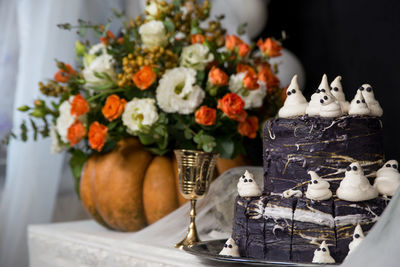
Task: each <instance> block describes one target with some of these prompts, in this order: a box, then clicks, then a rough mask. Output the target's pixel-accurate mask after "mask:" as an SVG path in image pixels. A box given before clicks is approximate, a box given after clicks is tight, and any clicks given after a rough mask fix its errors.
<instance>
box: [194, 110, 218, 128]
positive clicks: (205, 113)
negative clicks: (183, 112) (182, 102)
mask: <svg viewBox="0 0 400 267" xmlns="http://www.w3.org/2000/svg"><path fill="white" fill-rule="evenodd" d="M194 116H195V119H196V122H197V123H198V124H201V125H205V126H210V125H214V124H215V119H216V118H217V110H216V109H214V108H209V107H207V106H201V107H200V108H199V109H198V110H197V111H196V113H195V115H194Z"/></svg>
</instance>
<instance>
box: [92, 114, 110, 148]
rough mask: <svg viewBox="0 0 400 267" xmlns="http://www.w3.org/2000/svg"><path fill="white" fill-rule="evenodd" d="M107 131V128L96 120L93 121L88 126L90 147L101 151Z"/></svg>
mask: <svg viewBox="0 0 400 267" xmlns="http://www.w3.org/2000/svg"><path fill="white" fill-rule="evenodd" d="M107 131H108V128H107V127H106V126H105V125H103V124H100V123H98V122H97V121H95V122H93V123H92V125H90V128H89V134H88V135H89V145H90V147H91V148H92V149H94V150H97V151H99V152H100V151H101V150H102V149H103V146H104V144H105V143H106V139H107Z"/></svg>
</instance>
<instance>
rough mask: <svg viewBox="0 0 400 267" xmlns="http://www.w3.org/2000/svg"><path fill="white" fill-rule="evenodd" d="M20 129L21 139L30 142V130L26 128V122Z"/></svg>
mask: <svg viewBox="0 0 400 267" xmlns="http://www.w3.org/2000/svg"><path fill="white" fill-rule="evenodd" d="M20 129H21V139H22V141H24V142H26V141H27V140H28V134H27V133H28V128H27V127H26V122H25V121H23V122H22V124H21V126H20Z"/></svg>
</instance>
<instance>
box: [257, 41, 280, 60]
mask: <svg viewBox="0 0 400 267" xmlns="http://www.w3.org/2000/svg"><path fill="white" fill-rule="evenodd" d="M257 45H258V47H259V48H260V50H261V51H262V52H263V53H264V54H265V55H267V56H269V57H278V56H280V55H282V54H281V50H282V46H281V45H280V44H279V43H278V42H277V41H275V40H274V39H272V38H267V39H265V41H264V42H263V41H262V39H260V40H258V42H257Z"/></svg>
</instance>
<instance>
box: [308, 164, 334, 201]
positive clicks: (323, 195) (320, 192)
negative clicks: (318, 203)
mask: <svg viewBox="0 0 400 267" xmlns="http://www.w3.org/2000/svg"><path fill="white" fill-rule="evenodd" d="M308 174H309V175H310V176H311V180H310V183H309V185H308V187H307V191H306V198H308V199H311V200H327V199H330V198H331V197H332V191H331V190H330V189H329V187H330V185H329V183H328V182H327V181H325V180H324V179H322V178H320V177H319V176H318V174H317V173H316V172H315V171H309V172H308Z"/></svg>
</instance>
